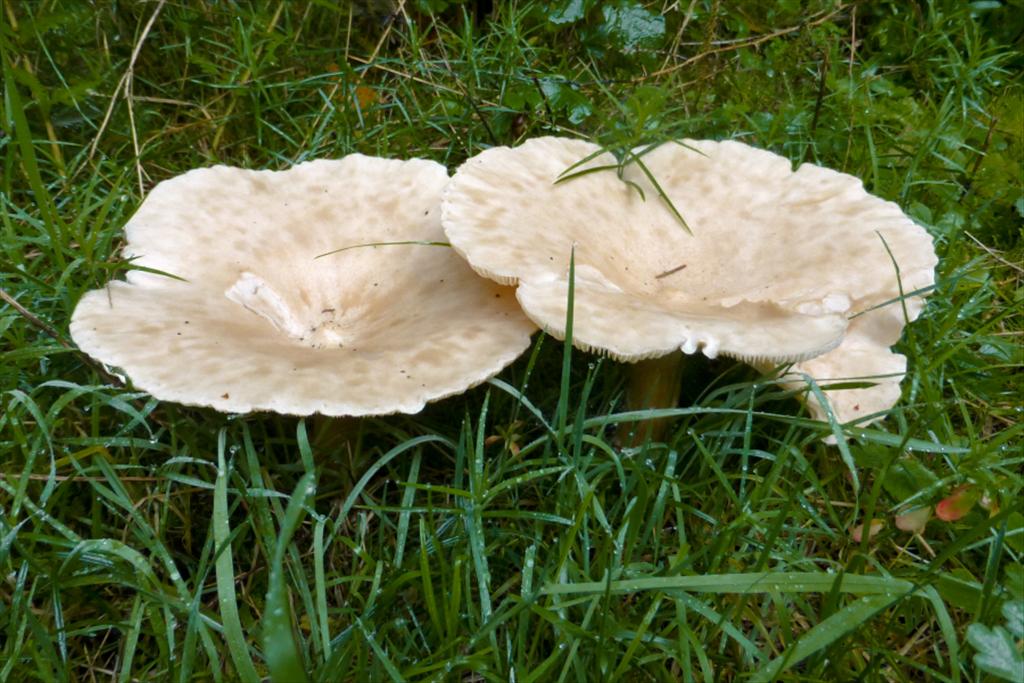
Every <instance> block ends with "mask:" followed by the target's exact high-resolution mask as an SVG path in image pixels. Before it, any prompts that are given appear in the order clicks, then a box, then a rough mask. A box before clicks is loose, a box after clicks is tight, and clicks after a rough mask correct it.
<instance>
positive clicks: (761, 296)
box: [442, 138, 935, 362]
mask: <svg viewBox="0 0 1024 683" xmlns="http://www.w3.org/2000/svg"><path fill="white" fill-rule="evenodd" d="M599 152H600V150H599V148H598V147H597V146H596V145H593V144H591V143H588V142H584V141H579V140H569V139H564V138H537V139H533V140H529V141H527V142H526V143H525V144H523V145H522V146H520V147H517V148H514V149H510V148H507V147H500V148H495V149H490V150H487V151H485V152H483V153H482V154H480V155H478V156H476V157H474V158H472V159H470V160H469V161H467V162H466V163H465V164H464V165H463V166H462V167H460V168H459V170H458V172H457V173H456V174H455V176H454V177H453V178H452V181H451V182H450V183H449V185H448V189H447V190H445V196H444V200H443V202H442V219H443V223H444V227H445V232H446V233H447V235H448V238H449V240H450V241H451V243H452V245H453V246H454V247H455V248H456V249H457V250H458V251H459V253H461V254H463V255H464V256H465V257H466V258H467V259H468V260H469V262H470V264H471V265H472V266H473V268H475V269H476V270H477V272H479V273H481V274H484V275H486V276H488V277H490V278H492V279H494V280H496V281H498V282H502V283H508V284H513V283H518V285H519V289H518V291H517V296H518V298H519V301H520V303H521V304H522V305H523V308H524V310H525V311H526V313H527V315H529V316H530V317H531V318H532V319H533V320H535V321H536V322H537V323H538V324H539V325H541V326H542V327H543V328H544V329H545V330H547V331H549V332H551V333H552V334H554V335H555V336H561V335H562V334H563V332H564V325H565V319H566V303H567V291H568V270H569V268H568V266H569V258H570V253H571V252H572V251H573V249H575V264H576V267H575V275H576V277H575V297H574V302H575V303H574V316H573V320H574V330H573V341H574V343H576V344H577V345H579V346H581V347H584V348H590V349H596V350H601V351H604V352H606V353H608V354H610V355H612V356H614V357H616V358H619V359H622V360H639V359H642V358H646V357H653V356H659V355H662V354H665V353H668V352H670V351H673V350H676V349H682V350H683V351H686V352H689V353H692V352H694V351H696V350H698V349H701V350H703V352H704V353H705V354H707V355H709V356H714V355H716V354H719V353H721V354H725V355H729V356H734V357H737V358H740V359H743V360H747V361H752V362H756V361H762V362H763V361H767V362H785V361H799V360H806V359H809V358H814V357H815V356H820V355H821V354H823V353H826V352H828V351H830V350H831V349H833V348H835V347H836V346H837V345H838V344H839V343H840V341H841V339H842V337H843V334H844V332H845V330H846V327H847V314H848V312H850V311H851V309H853V308H855V307H856V308H858V309H859V308H866V307H870V306H871V305H873V304H876V303H880V302H882V301H885V300H888V299H890V298H893V297H896V296H898V292H899V280H898V279H897V276H896V271H895V269H894V268H893V265H892V260H891V259H890V257H889V255H888V253H887V252H886V248H885V244H883V241H882V238H884V239H885V242H886V243H888V246H889V248H890V249H891V250H892V254H893V257H894V258H895V260H896V262H897V263H898V264H899V265H900V267H901V269H902V271H901V276H902V282H903V287H904V290H905V291H912V290H914V289H916V288H919V287H923V286H927V285H929V284H931V282H932V277H933V276H932V271H933V269H934V266H935V255H934V251H933V249H932V246H931V240H930V239H929V237H928V235H927V233H925V232H924V230H922V229H921V228H920V227H918V226H917V225H915V224H914V223H913V222H912V221H911V220H910V219H909V218H907V217H906V216H905V215H904V214H903V213H902V211H900V209H899V207H897V206H896V205H895V204H893V203H891V202H886V201H883V200H881V199H879V198H877V197H874V196H872V195H870V194H868V193H867V192H866V191H865V190H864V187H863V185H862V184H861V182H860V181H859V180H858V179H857V178H854V177H853V176H849V175H846V174H843V173H838V172H836V171H832V170H829V169H826V168H821V167H819V166H814V165H809V164H804V165H803V166H801V167H800V168H799V169H798V170H797V171H793V170H792V166H791V164H790V162H789V161H788V160H787V159H785V158H783V157H780V156H778V155H776V154H772V153H771V152H767V151H763V150H758V149H755V148H752V147H750V146H748V145H745V144H742V143H739V142H732V141H729V142H713V141H696V140H684V141H682V144H673V143H668V144H664V145H661V146H660V147H658V148H656V149H654V150H653V151H651V152H649V153H648V154H645V155H643V156H642V161H643V164H644V166H645V167H646V169H647V171H649V173H650V175H651V176H653V177H654V179H655V180H656V181H657V184H658V187H660V188H661V189H662V190H663V191H664V193H665V194H666V195H667V196H668V197H669V199H670V200H671V202H672V205H674V206H675V207H676V208H677V209H678V210H679V212H680V213H681V214H682V216H683V217H684V218H685V220H686V223H687V225H688V226H689V228H690V229H691V230H692V233H693V234H692V235H690V234H688V233H687V231H686V230H685V229H684V228H683V226H682V225H681V224H680V222H679V221H678V219H677V218H676V217H675V216H674V215H673V214H672V212H671V210H670V209H669V207H668V204H667V203H666V202H665V201H664V200H662V199H661V198H660V197H659V192H658V187H656V186H655V185H654V183H652V181H651V180H650V178H649V177H648V174H647V173H646V172H645V171H644V169H643V168H641V167H640V165H639V164H638V163H637V162H632V163H629V164H627V165H625V166H624V167H623V169H622V176H623V177H622V178H621V179H620V178H619V177H618V176H617V174H616V172H615V170H614V168H612V169H611V170H596V171H594V172H590V173H586V174H583V175H577V176H576V177H572V178H569V179H567V180H562V181H561V182H558V183H556V180H558V178H559V177H560V176H561V175H562V174H563V173H565V172H566V170H567V169H569V168H570V167H571V166H573V165H574V164H578V162H580V161H581V160H583V159H585V158H587V157H590V156H593V158H592V159H590V160H589V161H587V162H586V163H584V164H581V165H579V166H577V167H576V168H575V169H574V170H573V173H578V172H579V171H582V170H587V169H595V168H597V167H601V166H615V165H616V160H615V159H614V158H613V157H612V156H611V155H610V154H607V153H604V154H601V153H599ZM594 155H596V156H594ZM624 180H625V181H627V182H623V181H624ZM897 336H898V335H897ZM885 353H886V354H889V351H888V348H887V347H886V348H885ZM833 354H838V355H840V356H841V354H842V351H841V348H840V349H839V350H836V351H834V352H833Z"/></svg>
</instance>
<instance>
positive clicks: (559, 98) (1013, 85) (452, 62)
mask: <svg viewBox="0 0 1024 683" xmlns="http://www.w3.org/2000/svg"><path fill="white" fill-rule="evenodd" d="M491 4H492V3H477V4H472V3H464V4H463V3H453V2H446V1H445V0H418V1H416V2H412V1H409V2H404V3H398V4H395V5H392V4H390V3H386V2H352V3H326V2H309V3H306V2H278V3H248V2H238V3H231V4H228V3H207V2H196V3H184V2H163V1H162V0H161V1H160V2H132V3H116V4H110V5H105V4H103V3H99V4H98V5H95V6H94V4H92V3H81V2H75V1H73V0H67V1H55V0H39V1H31V2H5V3H3V8H2V12H0V14H2V16H3V19H2V24H0V60H2V68H3V84H2V90H3V100H2V103H0V128H2V132H0V148H2V150H3V154H2V156H0V159H2V170H0V202H2V211H0V288H2V292H3V295H4V297H3V302H0V358H2V362H0V401H2V403H0V407H2V412H0V568H2V570H0V680H12V681H37V680H38V681H60V680H84V681H92V680H117V681H134V680H159V681H186V680H214V681H221V680H223V681H234V680H242V681H258V680H264V679H265V678H266V677H268V676H269V677H270V678H271V679H273V680H279V681H292V680H317V681H335V680H373V681H377V680H382V681H387V680H395V681H398V680H416V681H429V680H438V681H446V680H459V681H482V680H494V681H504V680H516V681H522V682H527V681H589V680H637V681H642V680H655V681H676V680H680V681H694V680H740V679H743V680H746V679H748V678H750V679H753V680H765V681H767V680H790V681H825V680H829V681H831V680H864V681H875V680H880V681H917V680H939V681H976V680H987V679H988V678H987V677H989V676H990V674H988V673H986V671H991V670H992V667H991V666H989V667H988V668H987V669H986V668H985V667H984V666H979V665H978V664H976V662H975V657H976V656H978V655H980V654H985V655H986V656H988V657H998V656H999V653H998V652H988V653H983V652H980V651H979V650H978V649H976V646H977V647H985V646H984V644H981V645H978V643H979V642H980V641H974V640H972V641H971V643H968V641H967V639H966V638H965V634H966V632H967V628H968V626H969V625H971V624H980V625H982V626H983V627H985V628H989V627H993V628H994V627H997V626H999V625H1000V624H1002V623H1003V620H1004V619H1003V614H1004V612H1003V610H1004V605H1006V604H1007V601H1008V600H1010V599H1018V600H1019V599H1021V598H1024V562H1022V554H1024V516H1022V515H1021V513H1020V511H1019V496H1020V494H1021V488H1022V482H1024V478H1022V474H1021V470H1022V468H1021V464H1022V456H1021V453H1020V450H1021V436H1022V426H1021V424H1022V423H1021V419H1020V410H1021V395H1022V383H1021V366H1022V361H1024V359H1022V350H1021V348H1022V344H1021V342H1022V339H1021V335H1022V331H1021V329H1022V325H1021V318H1022V316H1021V310H1022V302H1024V299H1022V291H1024V290H1022V286H1021V285H1022V283H1021V267H1020V263H1021V261H1022V260H1024V247H1022V239H1021V238H1022V230H1021V218H1022V213H1024V187H1022V181H1021V159H1022V158H1024V141H1022V129H1024V115H1022V112H1024V89H1022V83H1021V78H1020V74H1021V73H1022V66H1024V57H1022V53H1021V51H1020V49H1019V45H1020V40H1021V30H1022V26H1021V21H1020V18H1019V17H1020V14H1021V6H1020V3H1019V2H1016V1H1015V0H1008V1H1006V2H975V3H962V2H954V1H953V0H932V1H931V2H909V3H908V2H895V1H893V2H887V1H884V0H880V1H878V2H870V3H865V2H858V3H849V4H838V3H836V2H826V1H819V2H812V3H796V2H789V1H786V2H747V3H719V2H717V0H710V1H703V0H701V1H694V2H683V3H673V4H670V3H667V2H665V3H664V5H665V7H663V6H662V3H660V2H644V3H640V2H632V1H630V0H621V1H619V2H612V3H601V4H599V3H592V2H587V1H583V2H552V3H541V2H535V3H529V2H526V3H522V2H510V3H493V7H491V6H490V5H491ZM663 9H664V10H665V15H664V19H663V20H661V19H659V17H660V16H661V15H660V12H661V11H662V10H663ZM545 134H563V135H584V136H587V137H590V138H592V139H595V140H598V141H599V142H601V143H602V144H603V145H605V146H606V147H608V148H610V149H615V150H625V149H630V148H632V147H633V146H634V145H636V144H639V143H642V142H651V141H656V140H663V139H670V138H676V137H682V136H691V137H695V138H701V137H711V138H727V137H735V138H738V139H742V140H746V141H748V142H751V143H753V144H757V145H758V146H761V147H765V148H769V149H772V150H774V151H776V152H778V153H781V154H784V155H786V156H788V157H789V158H791V159H793V160H794V161H796V162H798V161H801V160H806V161H812V162H816V163H821V164H823V165H826V166H830V167H833V168H838V169H841V170H844V171H846V172H849V173H853V174H855V175H858V176H859V177H861V178H863V179H864V181H865V184H866V185H867V187H868V189H869V190H870V191H872V192H874V193H876V194H878V195H880V196H883V197H885V198H887V199H891V200H894V201H897V202H898V203H899V204H900V205H901V206H902V207H903V208H904V209H905V210H906V211H907V212H908V213H909V214H910V215H911V216H913V217H914V218H915V219H916V220H917V221H919V222H920V223H921V224H923V225H924V226H926V227H927V229H928V230H929V231H930V232H931V234H932V235H933V236H934V237H935V241H936V245H937V249H938V251H939V254H940V256H941V264H940V266H939V281H938V286H937V289H936V291H935V293H934V294H933V295H932V296H931V298H930V300H929V304H928V307H927V309H926V311H925V313H924V315H923V317H922V319H921V320H919V321H918V322H916V323H914V324H913V325H912V326H910V327H909V328H908V330H907V333H906V334H905V336H904V339H903V340H902V341H901V343H900V346H899V348H900V350H901V351H902V352H903V353H905V354H906V355H907V356H908V358H909V361H910V371H909V373H908V376H907V378H906V380H905V381H904V385H903V386H904V397H903V400H902V401H901V402H900V403H899V404H898V405H897V406H896V407H895V408H894V409H893V410H892V411H891V412H890V414H889V415H888V416H887V418H886V419H885V420H884V421H883V422H881V423H878V424H875V425H872V426H870V427H867V428H853V427H836V428H837V429H838V430H839V434H840V436H841V437H842V439H843V441H844V442H845V444H846V447H847V450H848V456H849V458H850V460H851V462H852V463H853V464H854V466H855V469H856V472H857V475H858V480H859V482H860V486H859V488H855V487H854V486H853V485H852V484H851V480H850V478H849V476H848V475H849V470H848V469H847V467H846V465H844V464H843V463H842V460H841V459H840V455H839V452H837V449H836V448H835V447H832V446H828V445H826V444H824V443H823V442H822V437H823V436H826V435H827V434H830V433H832V431H833V426H832V425H829V424H823V423H819V422H815V421H813V420H811V419H809V418H808V417H807V414H806V412H805V411H804V409H803V408H802V407H801V404H800V403H799V402H797V401H796V400H794V396H793V395H792V393H791V392H788V391H786V390H784V389H782V388H780V387H779V386H778V385H777V384H776V383H775V382H773V381H772V380H771V379H770V378H765V377H761V376H759V375H758V374H757V373H756V372H754V371H753V370H751V369H749V368H747V367H745V366H742V365H739V364H735V363H731V362H727V361H703V362H700V363H698V364H696V365H695V366H694V368H693V369H692V370H691V373H692V377H691V381H690V383H689V385H688V386H686V387H685V388H684V400H683V402H682V404H681V406H682V407H680V408H678V409H673V410H667V411H662V412H651V411H647V412H640V413H624V412H622V409H621V395H622V390H623V383H624V378H625V368H624V367H623V366H621V365H619V364H617V363H614V362H611V361H607V360H603V359H601V358H598V357H596V356H592V355H589V354H584V353H580V352H578V351H573V350H571V349H569V348H565V347H563V345H562V344H560V343H558V342H556V341H554V340H552V339H548V338H544V337H542V336H539V337H538V338H537V339H536V341H535V344H534V346H533V348H532V350H531V351H530V352H529V353H528V354H526V356H524V357H523V358H522V359H520V360H519V361H518V362H516V363H515V364H514V365H513V366H512V367H510V368H509V369H507V370H506V371H505V372H503V373H502V374H501V375H500V376H499V377H498V378H496V379H494V380H492V381H491V382H490V383H488V384H486V385H484V386H482V387H478V388H476V389H474V390H472V391H469V392H467V393H466V394H465V395H464V396H461V397H457V398H452V399H448V400H446V401H443V402H441V403H438V404H435V405H432V406H430V407H428V408H427V409H426V410H425V411H423V413H421V414H419V415H414V416H392V417H384V418H379V419H367V420H360V421H357V422H354V423H352V424H351V425H349V426H347V427H345V428H339V426H338V424H337V423H334V422H331V421H329V420H321V419H318V418H312V419H305V420H301V419H295V418H287V417H279V416H274V415H264V414H258V415H245V416H226V415H221V414H218V413H215V412H213V411H210V410H201V409H194V408H187V407H182V406H178V405H175V404H169V403H161V402H159V401H156V400H154V399H153V398H151V397H149V396H148V395H146V394H144V393H139V392H136V391H133V390H132V389H131V387H130V386H129V387H125V386H122V385H120V383H119V382H117V380H116V378H113V377H111V376H109V375H107V374H105V372H104V371H103V369H102V368H100V367H97V366H96V365H95V364H94V363H91V362H89V361H88V359H86V358H85V357H83V356H82V355H81V354H80V353H78V352H77V351H76V350H75V349H74V347H73V346H72V345H70V344H69V342H68V335H67V324H68V320H69V318H70V315H71V312H72V310H73V309H74V305H75V303H76V301H77V300H78V298H79V297H80V296H81V295H82V294H83V293H84V292H85V291H87V290H89V289H93V288H96V287H99V286H102V285H103V284H104V283H105V282H106V281H108V280H109V279H111V278H115V277H118V276H119V275H122V274H123V271H124V270H125V269H126V268H128V267H130V266H129V265H127V264H125V263H124V262H122V261H120V259H119V256H118V248H119V246H120V244H121V239H122V236H121V232H120V227H121V226H122V225H123V223H124V221H125V220H126V219H127V217H128V216H129V215H130V214H131V212H132V211H133V210H134V208H135V207H137V206H138V204H139V202H140V201H141V198H142V196H143V194H144V192H145V191H146V190H148V189H149V188H151V187H152V185H153V184H154V183H156V182H158V181H159V180H161V179H164V178H167V177H170V176H172V175H175V174H177V173H181V172H183V171H185V170H187V169H189V168H192V167H195V166H201V165H209V164H212V163H232V164H237V165H243V166H247V167H252V168H283V167H286V166H288V165H289V164H292V163H294V162H297V161H301V160H305V159H312V158H318V157H329V156H340V155H343V154H346V153H349V152H353V151H359V152H363V153H368V154H379V155H389V156H402V157H408V156H422V157H427V158H431V159H435V160H437V161H440V162H442V163H444V164H446V165H448V166H449V168H452V167H455V166H457V165H458V164H459V163H461V162H462V161H463V160H465V159H466V158H468V157H469V156H472V155H473V154H475V153H477V152H479V151H481V150H482V149H485V148H486V147H488V146H491V145H495V144H515V143H517V142H520V141H522V140H523V139H524V138H526V137H529V136H535V135H545ZM339 390H341V389H340V388H339ZM652 416H666V417H670V418H671V419H672V423H671V424H672V429H671V430H670V431H669V435H668V437H667V438H666V441H665V443H660V442H659V443H648V444H645V445H643V446H642V447H639V448H636V449H622V448H619V447H617V446H616V440H615V433H616V430H620V431H621V430H623V429H626V428H628V425H629V424H630V423H631V422H633V421H636V420H641V419H648V418H650V417H652ZM345 430H348V431H345ZM964 484H968V485H970V486H971V487H972V488H971V489H970V491H973V492H974V493H975V494H980V493H981V492H984V494H985V496H986V498H987V501H988V503H987V508H986V507H983V506H982V505H980V504H978V505H975V506H974V507H973V508H972V509H971V510H970V511H969V513H968V514H966V515H965V516H963V517H962V518H960V519H957V520H953V521H943V520H939V519H935V518H933V519H932V521H930V522H929V524H928V525H927V527H926V528H925V530H924V531H923V532H922V533H921V534H916V535H915V534H910V533H906V532H902V531H899V530H898V529H896V528H895V526H894V525H893V523H892V520H893V516H894V515H895V514H897V513H898V512H899V511H901V510H903V509H904V508H905V507H907V506H911V505H921V504H927V505H934V504H936V503H938V502H939V501H940V500H942V499H943V498H945V497H947V496H949V495H950V494H951V493H952V492H953V490H954V489H955V488H956V487H958V486H960V485H964ZM874 518H878V519H883V520H885V521H886V526H885V527H884V529H883V530H882V531H881V532H880V533H879V534H878V535H876V536H874V537H873V538H868V537H867V534H865V535H864V537H863V538H862V539H861V540H860V542H855V541H854V540H853V539H852V537H851V533H850V530H851V528H852V527H854V526H855V525H857V524H862V523H864V522H866V521H868V520H871V519H874ZM1016 647H1017V650H1018V652H1019V647H1020V646H1019V642H1018V643H1017V644H1016ZM1011 654H1012V653H1011ZM1004 655H1005V653H1004ZM979 661H980V662H982V663H984V661H988V660H979Z"/></svg>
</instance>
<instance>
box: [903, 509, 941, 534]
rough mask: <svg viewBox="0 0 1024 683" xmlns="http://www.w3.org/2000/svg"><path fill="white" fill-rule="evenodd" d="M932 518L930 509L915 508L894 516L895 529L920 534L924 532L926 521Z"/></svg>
mask: <svg viewBox="0 0 1024 683" xmlns="http://www.w3.org/2000/svg"><path fill="white" fill-rule="evenodd" d="M931 517H932V509H931V508H930V507H924V508H917V509H916V510H911V511H910V512H904V513H903V514H902V515H896V528H897V529H899V530H900V531H910V532H912V533H915V534H916V533H920V532H921V531H923V530H924V527H925V525H926V524H928V520H929V519H931Z"/></svg>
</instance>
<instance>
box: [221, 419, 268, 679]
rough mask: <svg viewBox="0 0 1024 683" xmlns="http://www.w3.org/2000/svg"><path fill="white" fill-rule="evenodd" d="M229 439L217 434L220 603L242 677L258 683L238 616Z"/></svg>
mask: <svg viewBox="0 0 1024 683" xmlns="http://www.w3.org/2000/svg"><path fill="white" fill-rule="evenodd" d="M226 440H227V434H226V432H225V430H223V429H222V430H220V433H219V434H218V435H217V481H216V483H215V484H214V489H213V539H214V543H216V548H217V549H216V552H215V555H216V560H215V562H214V565H215V567H216V574H217V604H218V606H219V607H220V616H221V621H222V623H223V626H224V638H225V640H227V643H228V651H229V652H230V653H231V661H232V662H233V663H234V665H235V672H236V673H237V675H238V677H239V679H240V680H242V681H245V682H246V683H258V681H259V680H260V676H259V674H258V673H256V667H255V666H254V665H253V662H252V656H251V655H250V654H249V647H248V645H247V644H246V640H245V632H244V631H243V630H242V622H241V620H240V619H239V618H238V602H237V595H236V587H235V566H234V559H233V556H232V553H231V526H230V521H229V516H228V466H227V462H226V461H225V459H224V449H225V443H226Z"/></svg>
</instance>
